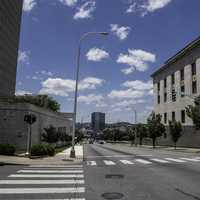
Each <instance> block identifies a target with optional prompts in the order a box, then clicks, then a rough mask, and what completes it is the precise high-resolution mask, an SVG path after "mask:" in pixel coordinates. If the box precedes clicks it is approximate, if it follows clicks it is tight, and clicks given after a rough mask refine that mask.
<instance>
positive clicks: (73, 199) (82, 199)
mask: <svg viewBox="0 0 200 200" xmlns="http://www.w3.org/2000/svg"><path fill="white" fill-rule="evenodd" d="M37 200H44V199H37ZM45 200H85V199H84V198H81V199H80V198H72V199H71V198H70V199H45Z"/></svg>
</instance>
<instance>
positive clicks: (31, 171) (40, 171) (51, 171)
mask: <svg viewBox="0 0 200 200" xmlns="http://www.w3.org/2000/svg"><path fill="white" fill-rule="evenodd" d="M18 173H39V174H40V173H44V174H46V173H55V174H57V173H60V174H62V173H63V174H64V173H66V174H69V173H72V174H80V173H83V170H19V171H18Z"/></svg>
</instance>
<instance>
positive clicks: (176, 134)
mask: <svg viewBox="0 0 200 200" xmlns="http://www.w3.org/2000/svg"><path fill="white" fill-rule="evenodd" d="M169 132H170V135H171V138H172V141H173V142H174V148H175V149H176V144H177V142H178V140H179V138H180V137H181V136H182V125H181V123H180V122H177V121H169Z"/></svg>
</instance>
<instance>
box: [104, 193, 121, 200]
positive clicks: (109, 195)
mask: <svg viewBox="0 0 200 200" xmlns="http://www.w3.org/2000/svg"><path fill="white" fill-rule="evenodd" d="M101 196H102V197H103V198H104V199H108V200H109V199H121V198H123V197H124V195H123V194H121V193H117V192H107V193H104V194H102V195H101Z"/></svg>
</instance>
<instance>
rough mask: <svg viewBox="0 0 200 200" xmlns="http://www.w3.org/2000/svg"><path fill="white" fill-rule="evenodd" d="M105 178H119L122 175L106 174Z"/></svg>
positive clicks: (122, 176)
mask: <svg viewBox="0 0 200 200" xmlns="http://www.w3.org/2000/svg"><path fill="white" fill-rule="evenodd" d="M105 178H111V179H121V178H124V175H123V174H106V175H105Z"/></svg>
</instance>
